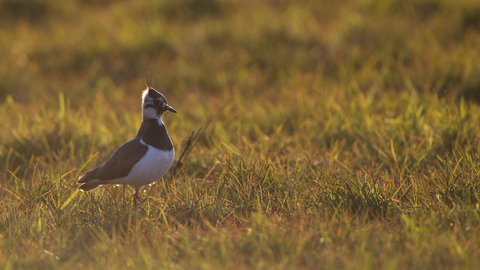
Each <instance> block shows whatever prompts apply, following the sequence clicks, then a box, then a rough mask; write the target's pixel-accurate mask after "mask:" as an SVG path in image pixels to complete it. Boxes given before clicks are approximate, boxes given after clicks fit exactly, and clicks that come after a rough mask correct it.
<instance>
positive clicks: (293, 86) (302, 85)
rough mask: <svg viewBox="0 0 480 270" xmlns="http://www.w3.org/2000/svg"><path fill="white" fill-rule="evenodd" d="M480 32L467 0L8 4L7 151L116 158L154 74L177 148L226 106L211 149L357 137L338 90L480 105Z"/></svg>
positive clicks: (22, 155) (3, 14)
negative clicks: (345, 119) (346, 121)
mask: <svg viewBox="0 0 480 270" xmlns="http://www.w3.org/2000/svg"><path fill="white" fill-rule="evenodd" d="M479 31H480V1H467V0H460V1H448V0H407V1H404V0H368V1H365V0H342V1H333V0H331V1H318V0H295V1H293V0H292V1H289V0H278V1H272V0H258V1H243V0H178V1H143V0H139V1H109V0H83V1H82V0H76V1H60V2H59V1H54V0H42V1H41V0H28V1H27V0H0V59H1V61H0V104H2V106H1V109H0V113H1V114H2V115H1V117H2V121H1V122H2V123H0V128H1V131H0V139H1V140H2V143H1V146H0V161H1V162H3V163H7V164H6V165H5V168H6V169H10V170H15V169H18V168H19V166H23V165H28V164H31V163H32V160H33V159H34V157H37V156H42V155H43V156H45V157H49V158H50V159H51V160H52V161H56V162H59V161H61V160H66V159H70V161H73V163H69V164H70V165H73V164H74V165H75V166H79V165H80V164H83V162H84V161H85V160H86V159H88V157H89V156H90V155H92V154H93V153H95V152H96V151H98V150H99V149H100V150H102V153H103V154H101V155H100V156H101V157H102V158H105V157H107V156H108V154H109V153H110V152H111V151H113V150H114V149H116V148H117V147H118V145H119V144H121V143H122V142H124V141H125V140H127V139H129V138H131V137H132V136H134V135H135V133H136V131H137V128H138V126H139V124H140V121H141V117H140V115H141V108H140V104H141V100H140V96H141V91H142V90H143V89H144V87H145V82H146V79H145V76H146V75H152V76H153V86H154V87H155V88H157V89H159V90H160V91H161V92H163V94H164V95H165V96H166V98H167V100H168V101H169V103H170V104H171V105H172V106H173V107H174V108H176V109H177V110H178V111H179V114H177V115H167V116H166V119H164V121H165V122H166V123H167V127H168V128H169V130H170V133H171V134H172V137H173V139H174V142H176V143H177V145H179V143H180V142H181V141H183V140H184V139H185V138H187V137H188V136H189V135H190V133H191V131H192V130H196V129H198V128H200V127H203V126H204V125H205V124H206V123H207V122H208V120H209V119H210V118H211V117H212V116H213V115H215V114H216V113H218V112H222V113H221V114H220V115H218V121H217V122H216V123H217V124H215V123H214V124H212V126H211V127H210V128H211V131H210V133H208V134H207V135H205V136H204V137H203V138H201V141H200V143H203V145H205V146H206V148H205V149H208V147H211V146H212V145H213V144H215V143H216V142H219V141H221V142H227V143H231V144H232V145H235V146H236V147H239V148H240V149H244V148H242V147H243V146H245V145H247V146H248V145H250V146H251V145H255V143H256V142H259V141H261V142H262V143H261V144H260V145H263V146H262V147H263V148H261V149H263V151H267V152H268V149H273V148H275V149H277V151H282V150H281V149H284V148H282V147H283V146H284V145H283V144H289V145H292V144H293V146H299V147H301V148H304V149H305V148H311V147H313V148H315V147H319V148H323V149H329V147H331V146H332V145H333V144H334V141H335V140H340V141H341V140H345V145H348V144H349V142H350V143H351V142H352V141H354V140H356V138H355V136H354V135H351V134H350V133H348V130H349V129H348V127H345V126H343V127H342V126H340V125H338V126H335V124H334V123H335V122H338V121H336V120H335V119H334V118H332V123H326V122H324V121H327V120H328V119H327V120H325V119H326V117H328V115H322V111H323V110H324V109H325V107H326V106H328V104H333V103H332V102H331V101H332V100H334V101H336V102H338V104H340V105H339V106H337V107H338V108H337V109H338V110H340V111H341V110H348V108H351V106H355V105H352V104H355V103H356V102H357V100H356V99H355V98H354V97H353V96H358V95H362V94H365V95H366V94H368V93H371V92H372V91H374V92H375V93H382V95H387V96H388V97H389V98H391V99H395V97H396V96H397V95H400V94H399V93H404V92H409V91H415V92H416V93H420V94H421V93H434V94H435V95H438V96H456V97H459V96H464V97H465V98H466V100H471V101H480V76H479V74H480V60H479V59H480V49H479V48H480V33H479ZM375 98H378V94H377V96H376V97H375ZM325 100H330V103H328V104H327V103H325V102H326V101H325ZM342 100H346V101H345V103H342ZM361 100H365V99H361ZM358 102H360V101H358ZM366 104H367V105H368V104H371V103H366ZM332 106H333V107H335V106H334V105H332ZM372 106H373V105H372ZM333 107H332V108H333ZM222 108H223V109H222ZM379 110H383V111H385V108H379ZM330 111H331V112H332V111H333V112H334V111H335V109H332V110H330ZM354 112H355V110H353V111H352V114H351V116H352V117H353V116H354ZM390 113H393V114H395V112H391V111H390ZM347 114H348V113H347ZM337 120H338V119H337ZM359 121H361V120H359ZM340 122H341V121H340ZM327 124H328V125H329V128H330V129H329V130H330V131H331V133H328V134H326V133H322V132H323V131H322V130H321V129H319V128H318V126H323V125H327ZM299 130H301V131H302V132H305V133H304V136H305V137H300V138H299V139H298V140H295V139H292V140H293V141H294V142H290V141H289V139H288V138H289V136H290V137H291V136H292V135H293V134H295V132H298V131H299ZM419 132H420V133H421V131H419ZM280 133H281V134H282V136H283V139H278V140H273V141H270V142H268V140H269V139H270V138H272V136H273V137H274V136H275V134H280ZM392 133H395V131H392ZM349 136H353V137H352V138H350V137H349ZM392 136H393V135H392ZM291 138H293V137H291ZM263 141H267V142H263ZM265 143H267V146H264V144H265ZM290 143H291V144H290ZM242 145H243V146H242ZM278 149H280V150H278ZM285 149H286V150H285V151H287V152H288V151H290V150H288V147H287V148H285ZM177 150H178V147H177ZM330 150H331V149H330ZM331 151H333V150H331ZM47 153H48V154H47ZM200 155H201V153H200ZM312 155H313V156H315V154H312ZM78 159H80V160H78ZM198 162H201V161H198ZM92 166H93V165H92ZM2 169H3V168H2Z"/></svg>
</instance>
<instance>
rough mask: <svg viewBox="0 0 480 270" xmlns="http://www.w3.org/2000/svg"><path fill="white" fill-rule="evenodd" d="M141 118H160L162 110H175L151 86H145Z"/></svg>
mask: <svg viewBox="0 0 480 270" xmlns="http://www.w3.org/2000/svg"><path fill="white" fill-rule="evenodd" d="M142 103H143V119H144V120H147V119H160V118H161V117H162V115H163V113H164V112H166V111H171V112H174V113H177V111H176V110H175V109H174V108H172V107H171V106H170V105H168V104H167V100H166V99H165V97H164V96H163V95H162V94H160V93H159V92H158V91H157V90H155V89H153V88H152V87H147V89H146V90H145V91H143V98H142Z"/></svg>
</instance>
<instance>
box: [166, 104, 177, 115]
mask: <svg viewBox="0 0 480 270" xmlns="http://www.w3.org/2000/svg"><path fill="white" fill-rule="evenodd" d="M167 110H168V111H171V112H174V113H177V111H176V110H175V109H174V108H172V107H171V106H170V105H167Z"/></svg>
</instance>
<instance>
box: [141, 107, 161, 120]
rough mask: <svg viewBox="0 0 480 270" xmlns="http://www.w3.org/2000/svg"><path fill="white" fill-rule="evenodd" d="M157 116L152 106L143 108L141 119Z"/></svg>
mask: <svg viewBox="0 0 480 270" xmlns="http://www.w3.org/2000/svg"><path fill="white" fill-rule="evenodd" d="M152 118H158V115H157V111H156V110H155V109H154V108H145V109H143V119H152Z"/></svg>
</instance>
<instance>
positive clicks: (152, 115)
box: [77, 86, 177, 206]
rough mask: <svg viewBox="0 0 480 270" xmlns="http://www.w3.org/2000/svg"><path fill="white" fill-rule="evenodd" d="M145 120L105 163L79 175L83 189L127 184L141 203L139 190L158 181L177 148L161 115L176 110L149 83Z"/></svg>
mask: <svg viewBox="0 0 480 270" xmlns="http://www.w3.org/2000/svg"><path fill="white" fill-rule="evenodd" d="M142 107H143V121H142V124H141V126H140V129H139V130H138V133H137V136H136V137H135V138H134V139H133V140H130V141H128V142H127V143H125V144H124V145H122V146H120V148H118V149H117V151H115V152H114V153H113V154H112V155H111V156H110V157H109V158H108V159H107V161H105V163H103V164H102V165H100V166H98V167H96V168H95V169H93V170H91V171H89V172H87V173H85V174H84V175H82V176H80V177H79V178H78V181H77V183H82V184H83V185H81V186H80V187H79V189H80V190H81V191H89V190H92V189H96V188H98V187H101V186H103V185H107V184H127V185H130V186H133V187H135V195H133V198H134V204H135V206H136V205H137V201H138V202H141V201H142V198H141V197H140V194H139V191H140V190H141V188H142V187H143V186H145V185H148V184H151V183H153V182H157V181H159V180H161V179H162V177H163V176H164V175H165V174H166V173H167V171H168V170H169V169H170V167H171V166H172V163H173V159H174V157H175V151H174V149H173V144H172V141H171V140H170V137H169V136H168V133H167V129H166V128H165V125H164V124H163V121H162V115H163V114H164V113H165V112H167V111H170V112H174V113H176V112H177V111H175V109H174V108H172V107H170V106H169V105H168V104H167V100H166V99H165V97H164V96H163V95H162V94H160V93H159V92H157V91H156V90H155V89H153V88H152V87H150V86H147V89H146V90H145V91H143V96H142Z"/></svg>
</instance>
